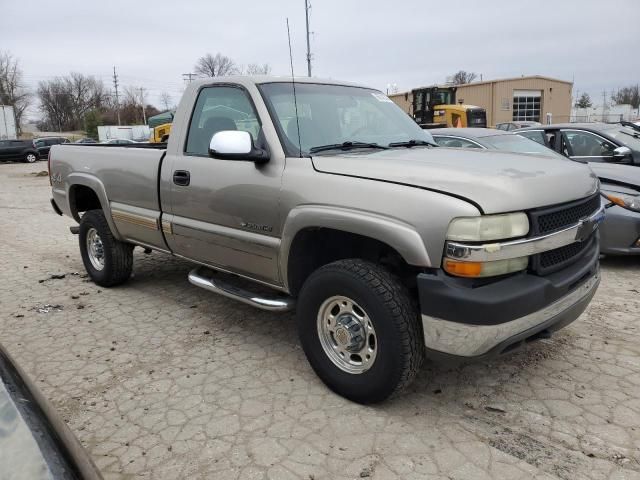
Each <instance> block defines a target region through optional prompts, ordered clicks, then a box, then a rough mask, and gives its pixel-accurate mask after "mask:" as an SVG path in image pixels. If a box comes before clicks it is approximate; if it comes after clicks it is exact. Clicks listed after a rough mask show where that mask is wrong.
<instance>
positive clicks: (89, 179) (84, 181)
mask: <svg viewBox="0 0 640 480" xmlns="http://www.w3.org/2000/svg"><path fill="white" fill-rule="evenodd" d="M76 185H83V186H85V187H89V188H90V189H91V190H93V191H94V192H96V195H97V196H98V200H100V205H101V206H102V210H103V211H104V216H105V218H106V219H107V223H108V224H109V228H110V229H111V233H113V236H114V237H116V239H118V240H122V237H121V235H120V233H119V232H118V228H117V227H116V224H115V222H114V221H113V217H112V216H111V205H110V204H109V197H107V191H106V189H105V188H104V184H103V183H102V181H100V179H99V178H98V177H96V176H94V175H90V174H86V173H82V172H73V173H70V174H69V175H68V176H67V178H66V182H65V189H66V193H67V203H68V206H69V212H70V213H71V214H72V215H73V218H75V219H76V221H77V222H78V223H79V222H80V217H79V216H78V214H77V213H74V212H73V209H72V205H71V196H70V190H71V188H72V187H74V186H76Z"/></svg>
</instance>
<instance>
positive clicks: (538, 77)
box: [389, 75, 573, 97]
mask: <svg viewBox="0 0 640 480" xmlns="http://www.w3.org/2000/svg"><path fill="white" fill-rule="evenodd" d="M514 80H549V81H551V82H558V83H565V84H567V85H573V82H570V81H568V80H561V79H559V78H553V77H546V76H544V75H523V76H521V77H509V78H496V79H494V80H483V81H481V82H471V83H463V84H460V85H448V84H443V83H441V84H436V85H429V86H425V85H423V86H421V87H416V88H412V89H411V90H406V91H404V92H397V93H392V94H389V97H395V96H397V95H404V94H405V93H411V91H412V90H416V89H417V88H429V87H457V88H462V87H471V86H476V85H488V84H491V83H498V82H512V81H514Z"/></svg>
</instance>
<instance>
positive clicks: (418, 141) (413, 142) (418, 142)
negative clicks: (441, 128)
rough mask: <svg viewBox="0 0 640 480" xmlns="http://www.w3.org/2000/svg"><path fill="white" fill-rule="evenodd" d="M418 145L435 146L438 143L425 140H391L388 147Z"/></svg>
mask: <svg viewBox="0 0 640 480" xmlns="http://www.w3.org/2000/svg"><path fill="white" fill-rule="evenodd" d="M418 145H430V146H432V147H437V146H438V144H436V143H432V142H427V141H426V140H407V141H406V142H392V143H390V144H389V146H390V147H407V148H411V147H416V146H418Z"/></svg>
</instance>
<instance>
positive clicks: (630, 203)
mask: <svg viewBox="0 0 640 480" xmlns="http://www.w3.org/2000/svg"><path fill="white" fill-rule="evenodd" d="M602 195H603V196H604V197H605V198H606V199H607V200H609V201H610V202H612V203H615V204H616V205H619V206H621V207H622V208H626V209H628V210H633V211H634V212H640V196H636V195H628V194H626V193H619V192H605V191H603V192H602Z"/></svg>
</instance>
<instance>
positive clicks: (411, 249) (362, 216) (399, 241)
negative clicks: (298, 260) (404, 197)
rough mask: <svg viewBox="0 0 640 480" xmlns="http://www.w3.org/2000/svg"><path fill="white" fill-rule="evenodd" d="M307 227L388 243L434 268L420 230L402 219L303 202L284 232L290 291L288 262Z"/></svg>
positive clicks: (283, 262)
mask: <svg viewBox="0 0 640 480" xmlns="http://www.w3.org/2000/svg"><path fill="white" fill-rule="evenodd" d="M305 228H331V229H334V230H341V231H344V232H349V233H355V234H358V235H362V236H365V237H369V238H373V239H375V240H378V241H380V242H383V243H386V244H387V245H389V246H390V247H392V248H394V249H395V250H397V251H398V253H399V254H400V255H402V258H404V260H405V261H406V262H407V263H408V264H410V265H416V266H421V267H430V266H431V259H430V258H429V254H428V252H427V249H426V247H425V245H424V242H423V241H422V238H421V237H420V235H419V234H418V232H417V231H416V230H415V229H414V228H413V227H412V226H411V225H409V224H407V223H404V222H401V221H400V220H397V219H393V218H389V217H385V216H382V215H377V214H375V213H371V212H367V211H363V210H350V209H346V208H340V207H333V206H325V205H303V206H300V207H296V208H294V209H293V210H291V212H290V213H289V216H288V217H287V219H286V221H285V224H284V228H283V231H282V243H281V249H280V275H281V277H282V280H283V284H284V287H285V289H287V290H288V288H289V283H288V268H287V266H288V262H289V253H290V250H291V245H292V244H293V241H294V239H295V236H296V234H297V233H298V232H300V231H301V230H304V229H305Z"/></svg>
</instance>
